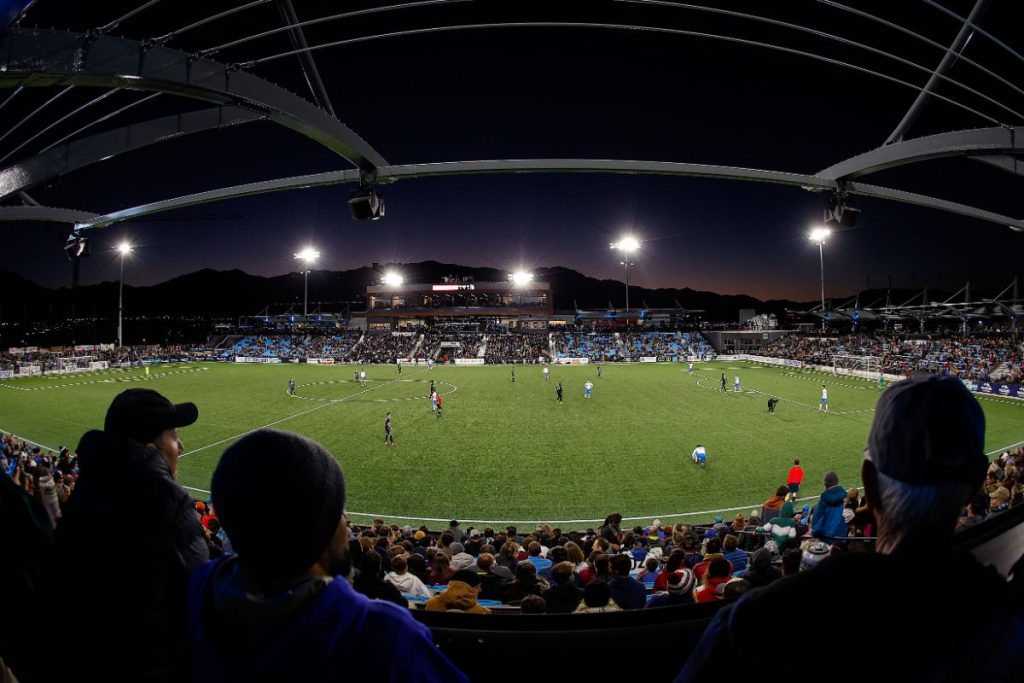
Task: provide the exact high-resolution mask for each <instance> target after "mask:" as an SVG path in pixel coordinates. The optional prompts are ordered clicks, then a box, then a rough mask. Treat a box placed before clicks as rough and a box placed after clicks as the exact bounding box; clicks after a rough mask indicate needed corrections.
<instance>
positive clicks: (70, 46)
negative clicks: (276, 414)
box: [0, 0, 1024, 232]
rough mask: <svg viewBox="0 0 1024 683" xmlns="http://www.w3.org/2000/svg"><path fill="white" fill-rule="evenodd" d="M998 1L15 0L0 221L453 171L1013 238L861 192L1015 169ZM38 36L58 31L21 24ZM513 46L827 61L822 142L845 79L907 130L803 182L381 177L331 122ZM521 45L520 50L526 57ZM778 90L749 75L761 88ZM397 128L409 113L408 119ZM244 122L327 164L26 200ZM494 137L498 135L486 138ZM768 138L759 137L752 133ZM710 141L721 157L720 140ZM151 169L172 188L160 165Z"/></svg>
mask: <svg viewBox="0 0 1024 683" xmlns="http://www.w3.org/2000/svg"><path fill="white" fill-rule="evenodd" d="M1013 4H1014V3H1012V2H998V1H997V0H977V1H972V2H968V1H967V0H944V4H943V3H940V2H937V1H935V0H920V1H918V2H905V3H883V4H877V3H862V2H860V3H859V2H854V1H853V0H849V2H838V1H833V0H820V1H819V2H816V3H812V2H797V3H749V2H741V1H740V0H734V1H732V2H724V3H722V2H716V3H705V4H689V3H682V2H674V1H668V0H607V1H603V2H599V1H596V0H595V2H592V3H587V5H586V10H585V11H584V10H581V9H580V5H577V6H575V7H574V6H573V5H572V4H568V3H567V4H566V5H564V6H562V7H557V6H556V5H558V3H536V2H522V3H484V2H482V1H477V2H474V1H473V0H419V1H413V2H398V3H393V4H389V5H376V6H374V5H365V6H361V7H356V8H353V7H351V6H350V5H349V4H348V3H346V4H345V5H344V6H342V5H338V4H329V3H328V4H325V3H314V2H306V1H302V0H295V2H294V4H293V0H255V1H246V0H237V2H236V3H235V4H233V5H230V4H224V5H218V6H217V7H213V6H210V5H208V4H207V3H180V2H174V3H172V2H167V1H165V2H160V0H135V1H134V2H123V1H121V0H117V1H112V2H104V3H67V2H64V3H60V2H54V3H53V5H50V4H49V3H46V2H38V3H36V2H33V1H31V0H20V2H15V3H14V11H13V12H12V13H11V14H10V16H6V17H4V16H0V22H2V23H0V26H6V27H7V28H6V30H5V31H4V32H3V33H2V34H0V220H7V221H25V220H41V221H57V222H66V223H71V224H74V226H75V230H76V232H77V231H84V230H90V229H94V228H102V227H104V226H108V225H111V224H113V223H117V222H119V221H125V220H129V219H136V218H139V217H141V216H146V215H151V214H156V213H161V212H165V211H170V210H173V209H178V208H182V207H188V206H193V205H197V204H204V203H208V202H216V201H220V200H226V199H230V198H234V197H243V196H249V195H254V194H262V193H267V192H278V191H286V190H293V189H299V188H309V187H317V186H327V185H342V184H350V185H352V184H361V185H363V186H368V185H373V184H379V183H390V182H394V181H398V180H403V179H413V178H425V177H430V176H444V175H462V174H500V173H552V172H553V173H595V172H596V173H618V174H655V175H670V176H673V175H674V176H697V177H704V178H715V179H722V180H739V181H747V182H759V183H775V184H782V185H789V186H793V187H796V188H803V189H804V190H809V191H813V192H822V193H826V195H827V196H829V197H832V198H833V201H834V202H837V203H838V205H839V206H842V205H844V203H845V202H847V201H848V199H849V198H850V197H852V196H858V195H859V196H865V197H874V198H880V199H885V200H891V201H895V202H904V203H909V204H913V205H918V206H923V207H928V208H932V209H938V210H941V211H946V212H951V213H955V214H960V215H964V216H969V217H973V218H976V219H980V220H983V221H989V222H993V223H997V224H1001V225H1005V226H1008V227H1010V228H1012V229H1014V230H1018V231H1024V218H1022V217H1020V216H1019V215H1007V214H1005V213H1000V212H999V211H998V210H993V209H991V208H986V207H985V206H976V205H974V204H973V203H964V202H961V201H956V200H954V199H950V198H946V197H943V196H938V195H933V194H930V193H928V192H916V191H909V190H906V189H901V188H899V187H892V186H889V185H880V184H876V183H873V182H869V180H870V179H871V176H873V175H875V174H880V173H882V172H885V171H891V170H893V169H897V168H902V167H917V166H919V165H926V164H929V163H934V161H935V160H937V159H942V158H949V157H955V158H961V159H967V160H970V163H976V164H979V165H980V164H984V165H986V166H989V167H994V168H999V169H1001V170H1003V171H1006V172H1008V173H1011V174H1015V175H1021V174H1022V173H1024V166H1022V165H1021V163H1020V157H1021V153H1022V151H1024V150H1022V145H1024V125H1022V124H1024V114H1022V113H1021V111H1022V110H1024V89H1022V88H1021V84H1020V83H1018V82H1015V81H1014V80H1013V79H1012V75H1013V74H1019V73H1020V68H1021V65H1022V62H1024V55H1021V54H1020V53H1019V52H1017V51H1016V50H1014V49H1013V48H1012V47H1011V46H1009V45H1007V44H1006V43H1005V42H1003V40H1001V39H1000V37H999V33H1000V30H1001V29H1007V28H1008V26H1007V24H1006V23H1003V24H1002V25H1000V23H999V17H1000V16H1004V18H1005V15H1000V14H999V12H1000V11H1004V10H1005V6H1007V5H1013ZM859 5H861V6H863V8H862V7H859ZM56 6H60V7H59V10H58V9H57V8H56ZM342 10H344V11H342ZM300 17H301V19H300ZM39 21H44V22H58V21H59V22H62V23H63V24H64V25H62V26H59V27H56V28H38V27H36V26H34V24H36V23H37V22H39ZM509 31H512V32H516V31H522V32H524V33H525V32H529V31H559V32H564V33H565V34H567V35H568V34H572V35H578V34H579V33H581V32H590V33H594V32H598V33H603V34H612V33H623V32H625V33H630V34H641V35H649V36H651V37H652V38H653V37H655V36H657V37H666V36H668V37H671V38H673V39H678V40H679V41H689V42H692V43H697V44H700V45H701V46H706V53H705V54H706V58H707V60H709V61H716V60H727V59H736V58H739V57H737V55H742V58H746V56H747V55H748V54H755V55H756V54H763V55H780V54H781V55H784V56H785V57H787V58H791V59H792V60H793V62H792V64H794V65H801V64H802V65H812V64H813V65H815V66H816V67H821V65H825V66H826V67H827V68H828V69H829V73H830V74H831V78H830V80H828V81H824V82H820V83H819V84H818V88H819V89H820V103H821V111H820V112H814V113H812V115H813V116H815V117H835V118H836V121H837V125H836V135H837V137H841V136H843V134H844V132H843V125H844V124H842V123H840V122H841V120H842V119H841V115H842V111H843V109H844V107H845V105H846V104H847V103H848V102H849V101H850V100H852V99H859V98H872V97H874V93H873V92H871V91H865V90H856V89H854V90H851V89H848V88H847V86H846V83H847V81H848V79H852V77H853V76H854V75H856V76H857V78H858V79H860V78H869V79H873V82H877V83H879V84H880V85H879V87H881V85H885V86H886V87H887V88H896V89H897V90H898V91H901V92H904V93H905V94H906V99H903V100H897V99H891V98H886V99H881V98H879V99H878V100H877V101H876V102H874V106H876V107H882V108H886V109H888V110H891V112H892V114H893V119H894V120H896V119H897V118H898V117H900V116H902V118H900V119H899V123H898V124H897V125H896V126H895V127H894V128H893V129H892V130H891V131H887V134H880V135H879V138H878V144H877V146H875V147H873V148H867V149H863V150H861V151H860V153H857V154H854V155H853V156H851V157H849V158H836V159H833V160H832V161H831V163H829V164H828V165H826V166H824V167H822V168H802V169H791V168H779V167H778V166H784V165H785V164H784V159H780V160H779V162H780V163H776V164H770V165H766V166H765V167H761V168H750V167H743V166H736V165H730V164H727V163H716V161H715V160H714V159H711V160H707V159H697V160H695V159H677V160H671V161H665V160H636V159H614V158H612V159H607V158H562V157H557V156H554V157H540V158H492V159H475V158H470V159H458V160H450V161H441V162H438V161H432V160H429V159H422V160H417V159H412V160H407V161H404V162H403V163H392V162H389V161H388V159H387V158H386V157H385V156H384V155H383V154H382V153H381V152H380V151H379V149H383V148H386V147H387V146H388V144H389V141H388V140H387V139H383V140H381V139H377V140H371V139H364V138H363V137H361V135H360V133H359V131H358V130H356V129H355V128H354V127H350V126H349V125H346V123H344V121H346V120H348V119H349V116H348V110H349V107H350V105H351V104H352V101H353V100H360V101H367V100H368V101H370V102H371V103H372V102H374V101H375V100H379V97H380V96H381V93H377V92H375V84H376V79H375V77H374V67H373V65H374V61H375V59H376V58H377V56H378V55H380V54H381V53H382V52H386V51H388V50H390V49H391V48H392V46H394V45H395V44H396V43H401V42H402V41H408V40H410V39H417V40H421V41H427V42H426V44H428V45H429V44H430V42H429V41H434V43H433V44H435V45H436V44H440V43H442V42H443V41H446V40H447V39H449V38H450V37H451V36H453V35H454V34H464V33H467V32H471V33H487V32H492V33H499V32H502V33H503V34H504V32H509ZM951 36H952V37H951ZM522 49H524V50H526V49H529V46H528V45H527V44H525V43H524V44H523V46H522ZM702 49H704V48H703V47H702ZM337 63H342V64H343V65H344V69H345V70H346V71H347V72H348V74H349V75H348V76H347V77H344V78H340V77H337V75H336V74H335V78H333V79H332V80H333V83H334V87H333V90H332V89H330V88H327V87H325V85H324V80H325V79H324V78H323V75H322V73H321V71H320V69H321V68H325V64H329V65H330V67H326V68H332V69H333V68H334V67H335V65H336V64H337ZM954 65H956V69H955V70H954V69H953V68H952V67H953V66H954ZM681 66H685V68H688V69H695V68H701V65H700V64H690V65H681ZM757 67H758V64H757V63H755V62H751V63H750V64H749V68H751V69H756V68H757ZM799 68H800V67H799V66H794V70H797V69H799ZM681 76H682V77H685V74H684V73H681ZM792 76H793V73H792V72H790V73H779V72H777V71H776V72H772V71H769V72H767V73H765V74H764V78H765V80H766V81H768V82H772V81H773V80H775V81H784V80H787V79H789V78H791V77H792ZM537 77H538V78H543V74H537ZM858 82H862V81H860V80H858ZM612 87H622V88H623V96H624V97H632V98H635V99H636V101H637V104H638V107H640V108H642V106H643V101H644V98H643V94H642V93H630V92H629V91H628V84H613V85H612ZM666 87H676V86H675V85H674V84H666ZM886 92H890V91H886ZM448 95H449V96H452V97H457V93H454V94H448ZM380 101H382V100H380ZM430 106H431V104H430V103H429V102H424V103H423V107H426V108H429V107H430ZM937 110H941V111H942V112H944V116H945V115H948V116H945V118H943V119H942V120H943V121H944V122H946V121H955V122H956V123H955V125H954V129H952V130H949V129H947V130H944V131H935V132H931V133H929V134H920V135H916V136H915V135H912V134H911V132H912V131H916V130H919V129H920V128H921V125H920V121H922V120H924V119H927V118H928V117H929V116H931V115H933V114H934V113H935V112H936V111H937ZM379 113H380V114H381V115H382V116H387V117H389V118H392V117H394V116H395V114H396V112H389V111H386V105H384V106H382V111H380V112H379ZM405 114H406V115H407V116H412V117H415V116H416V112H415V111H410V112H406V113H405ZM259 124H272V125H275V126H279V127H282V128H284V129H287V130H289V131H292V132H293V133H294V135H296V136H299V137H301V138H304V139H307V140H310V141H312V142H314V143H315V144H316V145H319V146H321V147H323V148H325V149H326V150H329V151H330V153H332V154H333V155H335V157H336V167H335V168H333V169H330V170H326V171H319V172H311V173H303V174H298V175H289V176H286V177H279V178H271V179H263V180H258V181H247V182H232V178H223V183H222V184H219V185H212V186H210V187H208V188H207V189H205V190H204V191H200V192H192V193H189V194H185V195H181V196H176V195H175V193H174V192H173V191H171V190H170V188H169V189H168V191H167V195H166V196H163V197H160V198H158V199H155V200H153V201H149V202H147V203H145V204H140V205H136V206H129V207H124V208H118V209H116V210H106V209H97V208H96V207H92V206H89V205H87V204H88V202H84V203H83V205H82V206H74V207H52V206H40V205H38V203H37V202H36V201H35V200H34V199H33V197H32V194H33V192H34V191H35V190H36V189H38V188H45V187H47V186H48V185H50V184H53V183H55V182H57V181H58V180H60V179H62V178H66V181H65V182H72V181H76V180H79V179H80V178H83V177H85V174H90V173H91V174H99V175H100V176H102V174H103V173H104V170H103V166H102V164H100V163H99V162H102V161H105V160H107V159H110V158H111V157H115V156H118V155H130V154H136V153H139V152H140V151H142V150H145V149H148V148H150V147H152V146H154V145H156V144H157V143H162V145H161V147H160V148H159V149H164V148H165V147H164V146H163V144H166V143H172V142H178V141H182V140H185V139H187V138H189V137H190V136H195V135H199V134H202V133H204V132H209V131H215V130H224V129H229V128H231V129H236V128H237V129H243V130H248V129H251V130H252V131H253V138H252V144H254V145H256V144H259V141H260V135H261V132H260V131H262V130H263V129H262V128H260V125H259ZM748 125H749V127H751V129H753V131H754V132H755V135H756V134H757V133H758V130H757V129H758V127H759V125H760V121H759V116H758V106H757V103H756V102H752V103H751V107H750V116H749V124H748ZM794 125H799V124H798V123H796V122H795V123H794ZM943 125H947V124H945V123H943ZM503 132H507V131H495V135H499V134H501V133H503ZM746 132H747V133H748V134H749V133H750V132H751V131H746ZM772 134H773V131H771V130H767V129H765V130H761V131H759V136H761V137H765V138H766V137H768V136H771V135H772ZM719 144H720V146H721V147H720V148H721V149H722V150H723V151H724V150H725V149H727V148H728V146H729V144H730V141H729V140H722V141H721V142H720V143H719ZM283 153H285V154H286V153H287V150H285V151H284V152H283ZM723 156H724V155H723ZM163 172H165V169H163V168H161V165H160V163H159V161H157V162H155V163H154V164H153V166H152V174H153V175H154V176H157V177H159V176H160V175H161V173H163ZM166 172H167V173H168V175H169V176H171V177H173V172H172V171H171V170H170V169H166ZM967 172H968V173H969V172H970V171H969V169H968V170H967ZM239 177H240V178H241V177H244V174H241V173H240V175H239ZM168 185H169V186H170V183H168ZM823 203H824V202H823ZM97 204H99V202H97Z"/></svg>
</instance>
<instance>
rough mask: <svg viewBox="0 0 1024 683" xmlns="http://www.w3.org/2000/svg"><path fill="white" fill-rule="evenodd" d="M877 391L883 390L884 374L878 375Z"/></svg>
mask: <svg viewBox="0 0 1024 683" xmlns="http://www.w3.org/2000/svg"><path fill="white" fill-rule="evenodd" d="M878 391H879V393H881V392H883V391H885V375H879V376H878Z"/></svg>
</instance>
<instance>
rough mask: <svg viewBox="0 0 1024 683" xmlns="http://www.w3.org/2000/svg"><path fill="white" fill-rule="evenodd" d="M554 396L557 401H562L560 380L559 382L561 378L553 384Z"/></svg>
mask: <svg viewBox="0 0 1024 683" xmlns="http://www.w3.org/2000/svg"><path fill="white" fill-rule="evenodd" d="M546 369H547V368H545V370H546ZM555 398H557V399H558V402H559V403H561V402H562V382H561V380H559V382H558V384H556V385H555Z"/></svg>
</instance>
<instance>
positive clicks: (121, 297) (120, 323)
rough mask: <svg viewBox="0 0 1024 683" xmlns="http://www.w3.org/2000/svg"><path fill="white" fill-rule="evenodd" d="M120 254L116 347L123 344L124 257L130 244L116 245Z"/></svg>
mask: <svg viewBox="0 0 1024 683" xmlns="http://www.w3.org/2000/svg"><path fill="white" fill-rule="evenodd" d="M117 253H119V254H120V255H121V276H120V277H119V278H118V280H117V348H121V346H123V345H124V257H125V256H127V255H128V254H130V253H132V245H131V244H129V243H128V242H127V241H126V242H121V243H120V244H118V245H117Z"/></svg>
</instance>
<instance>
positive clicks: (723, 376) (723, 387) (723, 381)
mask: <svg viewBox="0 0 1024 683" xmlns="http://www.w3.org/2000/svg"><path fill="white" fill-rule="evenodd" d="M722 391H725V373H724V372H723V373H722Z"/></svg>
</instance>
